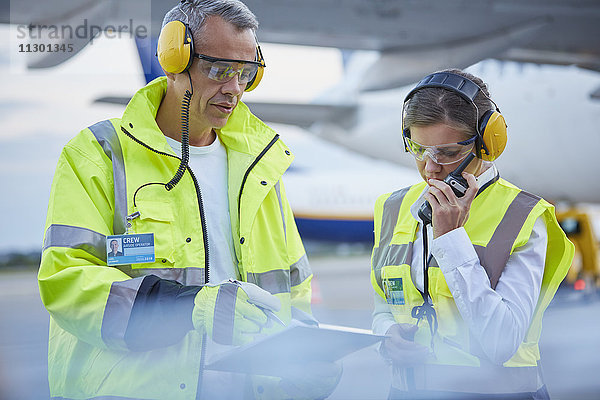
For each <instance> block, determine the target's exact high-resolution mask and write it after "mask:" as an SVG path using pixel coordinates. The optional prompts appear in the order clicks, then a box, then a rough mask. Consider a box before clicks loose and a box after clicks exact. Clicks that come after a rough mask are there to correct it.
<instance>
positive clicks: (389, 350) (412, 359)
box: [381, 324, 430, 366]
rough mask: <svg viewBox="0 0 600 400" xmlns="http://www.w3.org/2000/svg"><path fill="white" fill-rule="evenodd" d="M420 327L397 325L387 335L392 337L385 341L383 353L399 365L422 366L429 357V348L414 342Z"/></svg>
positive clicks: (382, 348) (382, 347)
mask: <svg viewBox="0 0 600 400" xmlns="http://www.w3.org/2000/svg"><path fill="white" fill-rule="evenodd" d="M417 329H418V327H417V326H416V325H412V324H395V325H392V326H391V327H390V329H388V331H387V332H386V333H385V334H386V336H390V337H388V338H386V339H385V340H384V341H383V344H382V346H381V353H382V355H383V356H384V357H385V358H388V359H390V360H392V362H394V364H397V365H404V366H411V365H417V364H422V363H424V362H425V359H426V358H427V356H428V355H429V353H430V351H429V348H428V347H425V346H423V345H420V344H417V343H415V342H414V337H415V333H416V332H417Z"/></svg>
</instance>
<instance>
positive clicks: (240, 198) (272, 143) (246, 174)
mask: <svg viewBox="0 0 600 400" xmlns="http://www.w3.org/2000/svg"><path fill="white" fill-rule="evenodd" d="M278 139H279V134H275V136H274V137H273V139H271V141H270V142H269V144H268V145H267V146H266V147H265V148H264V149H263V150H262V151H261V152H260V154H259V155H258V156H257V157H256V159H254V161H252V164H250V166H249V167H248V169H247V170H246V173H245V174H244V178H243V179H242V184H241V186H240V194H239V195H238V221H240V222H241V220H242V218H241V217H242V215H241V213H240V210H241V203H242V190H243V189H244V185H245V184H246V179H248V175H250V171H252V168H254V167H255V166H256V164H258V162H259V161H260V159H261V158H263V156H264V155H265V154H266V153H267V151H269V149H270V148H271V147H273V145H274V144H275V142H277V140H278Z"/></svg>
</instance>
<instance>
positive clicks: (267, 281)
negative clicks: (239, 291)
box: [248, 269, 290, 294]
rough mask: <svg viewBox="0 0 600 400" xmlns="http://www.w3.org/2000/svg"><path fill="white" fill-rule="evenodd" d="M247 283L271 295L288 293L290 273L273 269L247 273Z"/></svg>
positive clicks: (285, 270)
mask: <svg viewBox="0 0 600 400" xmlns="http://www.w3.org/2000/svg"><path fill="white" fill-rule="evenodd" d="M248 282H251V283H254V284H256V285H258V286H260V287H261V288H263V289H265V290H266V291H268V292H269V293H271V294H277V293H289V292H290V271H289V270H287V269H274V270H271V271H267V272H249V273H248Z"/></svg>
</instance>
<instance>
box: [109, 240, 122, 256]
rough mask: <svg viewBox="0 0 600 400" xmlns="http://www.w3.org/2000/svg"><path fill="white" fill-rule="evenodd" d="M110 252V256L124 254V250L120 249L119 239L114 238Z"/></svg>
mask: <svg viewBox="0 0 600 400" xmlns="http://www.w3.org/2000/svg"><path fill="white" fill-rule="evenodd" d="M110 250H111V251H110V252H109V253H108V256H109V257H121V256H122V255H123V252H122V251H119V242H118V241H117V239H113V240H111V241H110Z"/></svg>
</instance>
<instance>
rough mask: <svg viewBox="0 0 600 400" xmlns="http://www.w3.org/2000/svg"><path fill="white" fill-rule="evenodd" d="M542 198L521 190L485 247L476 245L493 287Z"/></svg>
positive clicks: (493, 287)
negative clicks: (530, 215) (526, 222)
mask: <svg viewBox="0 0 600 400" xmlns="http://www.w3.org/2000/svg"><path fill="white" fill-rule="evenodd" d="M539 201H540V198H539V197H537V196H535V195H532V194H530V193H527V192H523V191H521V192H520V193H519V194H518V195H517V196H516V197H515V198H514V199H513V201H512V203H510V205H509V206H508V209H507V210H506V213H505V214H504V217H503V218H502V221H500V224H498V226H497V227H496V230H495V231H494V234H493V235H492V238H491V239H490V241H489V242H488V243H487V245H486V246H485V247H482V246H474V247H475V251H476V252H477V255H478V256H479V260H480V262H481V264H482V266H483V268H484V269H485V271H486V272H487V274H488V277H489V278H490V283H491V286H492V289H495V288H496V285H497V284H498V279H500V275H501V274H502V271H503V270H504V267H505V266H506V262H507V261H508V257H510V251H511V249H512V246H513V244H514V242H515V240H516V239H517V236H519V232H520V231H521V229H522V228H523V224H525V221H526V220H527V217H528V216H529V214H530V213H531V210H533V208H534V207H535V205H536V204H537V203H538V202H539Z"/></svg>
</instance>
